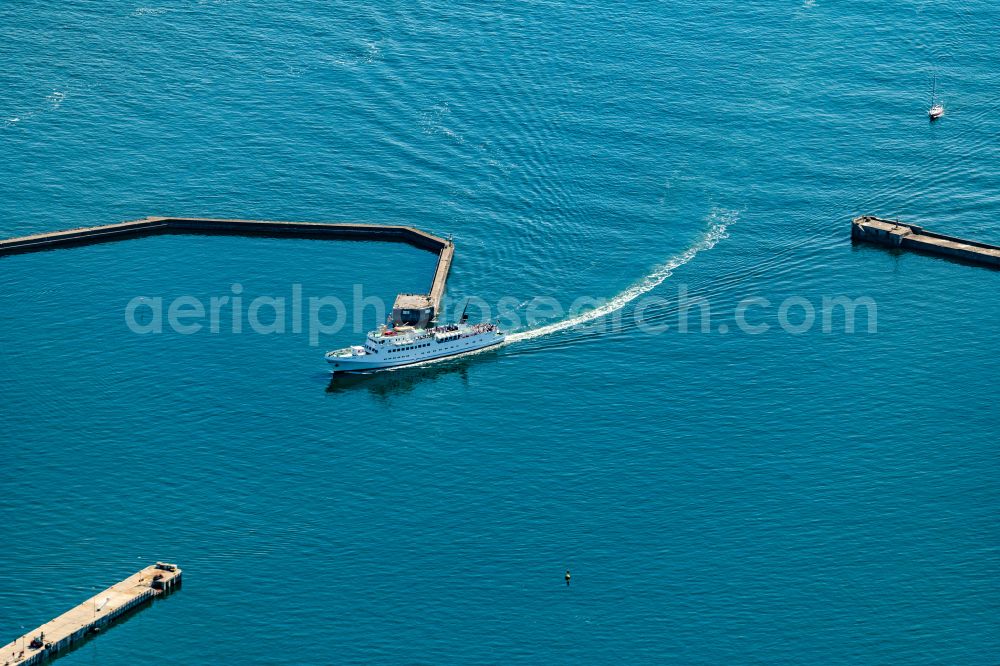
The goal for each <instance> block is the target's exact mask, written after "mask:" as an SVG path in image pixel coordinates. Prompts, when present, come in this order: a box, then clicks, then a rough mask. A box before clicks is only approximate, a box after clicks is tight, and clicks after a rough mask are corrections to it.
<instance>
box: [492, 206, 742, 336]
mask: <svg viewBox="0 0 1000 666" xmlns="http://www.w3.org/2000/svg"><path fill="white" fill-rule="evenodd" d="M738 216H739V211H735V210H722V209H715V210H713V211H712V213H711V215H710V216H709V220H710V221H711V226H709V228H708V229H707V230H706V231H705V234H704V235H703V236H702V237H701V238H700V239H699V240H698V241H697V242H696V243H695V244H694V245H692V246H691V247H689V248H688V249H686V250H684V251H683V252H681V253H680V254H677V255H674V256H673V257H671V258H670V259H668V260H667V261H666V262H665V263H664V264H662V265H661V266H658V267H657V268H656V270H654V271H653V272H652V273H650V274H649V275H647V276H646V277H645V278H643V280H642V281H640V282H637V283H636V284H634V285H632V286H631V287H629V288H628V289H626V290H625V291H623V292H622V293H620V294H618V295H617V296H615V297H614V298H612V299H611V300H609V301H608V302H607V303H605V304H604V305H601V306H600V307H597V308H594V309H593V310H588V311H587V312H584V313H581V314H579V315H576V316H575V317H570V318H569V319H563V320H562V321H557V322H555V323H554V324H546V325H545V326H539V327H538V328H532V329H529V330H527V331H518V332H516V333H511V334H509V335H508V336H507V341H506V343H505V344H511V343H513V342H520V341H522V340H532V339H534V338H539V337H541V336H543V335H549V334H551V333H557V332H558V331H565V330H566V329H568V328H573V327H574V326H579V325H581V324H586V323H587V322H591V321H594V320H595V319H600V318H601V317H606V316H608V315H609V314H612V313H613V312H616V311H618V310H621V309H622V308H623V307H625V306H626V305H628V304H629V303H631V302H632V301H634V300H635V299H637V298H639V297H640V296H642V295H643V294H647V293H649V292H650V291H652V290H653V289H656V288H657V287H658V286H660V285H661V284H663V281H664V280H666V279H667V278H668V277H670V276H671V275H672V274H673V272H674V271H675V270H677V269H678V268H680V267H681V266H683V265H684V264H686V263H688V262H689V261H691V260H692V259H694V258H695V256H696V255H697V254H698V253H699V252H704V251H705V250H711V249H712V248H713V247H715V245H716V243H718V242H719V241H720V240H722V239H723V238H726V237H727V236H726V230H727V229H728V228H729V226H730V225H732V224H734V223H735V222H736V220H737V218H738Z"/></svg>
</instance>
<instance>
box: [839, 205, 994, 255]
mask: <svg viewBox="0 0 1000 666" xmlns="http://www.w3.org/2000/svg"><path fill="white" fill-rule="evenodd" d="M851 238H852V239H853V240H855V241H859V242H866V243H874V244H877V245H885V246H888V247H896V248H900V249H905V250H914V251H917V252H923V253H927V254H935V255H940V256H945V257H949V258H953V259H958V260H960V261H963V262H970V263H976V264H981V265H986V266H991V267H994V268H1000V246H997V245H990V244H989V243H981V242H979V241H974V240H967V239H964V238H959V237H957V236H949V235H946V234H939V233H936V232H933V231H928V230H926V229H924V228H923V227H921V226H918V225H915V224H903V223H900V222H898V221H895V220H885V219H882V218H878V217H874V216H871V215H862V216H861V217H856V218H854V220H852V221H851Z"/></svg>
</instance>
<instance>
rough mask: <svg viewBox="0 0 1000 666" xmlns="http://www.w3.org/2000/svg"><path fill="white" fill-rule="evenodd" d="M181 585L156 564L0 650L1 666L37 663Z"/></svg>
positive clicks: (174, 570)
mask: <svg viewBox="0 0 1000 666" xmlns="http://www.w3.org/2000/svg"><path fill="white" fill-rule="evenodd" d="M180 584H181V570H180V569H179V568H178V567H177V566H176V565H174V564H167V563H165V562H157V563H156V564H154V565H152V566H148V567H146V568H145V569H143V570H142V571H139V572H136V573H134V574H132V575H131V576H129V577H128V578H126V579H125V580H123V581H121V582H120V583H115V584H114V585H112V586H111V587H109V588H108V589H106V590H104V591H103V592H101V593H99V594H97V595H95V596H93V597H91V598H90V599H87V600H86V601H84V602H83V603H82V604H80V605H79V606H77V607H76V608H73V609H72V610H69V611H67V612H65V613H63V614H62V615H60V616H59V617H57V618H56V619H54V620H52V621H50V622H46V623H45V624H43V625H42V626H40V627H38V628H37V629H35V630H33V631H30V632H28V633H26V634H25V635H23V636H21V637H20V638H18V639H16V640H15V641H13V642H12V643H8V644H7V645H5V646H3V647H2V648H0V664H2V665H3V666H14V664H17V665H18V666H29V665H31V664H41V663H43V662H45V661H47V660H50V659H53V658H55V657H56V656H58V655H59V654H62V653H64V652H65V651H67V650H69V649H70V648H72V647H74V646H76V645H78V644H79V643H80V642H81V641H84V640H86V639H87V637H88V636H91V635H93V634H96V633H98V632H100V631H101V630H102V629H103V628H105V627H107V626H109V625H110V624H112V623H114V622H115V620H117V619H118V618H120V617H121V616H123V615H125V614H126V613H128V612H129V611H131V610H133V609H135V608H138V607H139V606H141V605H143V604H144V603H147V602H149V601H151V600H152V599H153V598H155V597H158V596H160V595H163V594H167V593H169V592H171V591H173V590H175V589H177V588H178V587H180Z"/></svg>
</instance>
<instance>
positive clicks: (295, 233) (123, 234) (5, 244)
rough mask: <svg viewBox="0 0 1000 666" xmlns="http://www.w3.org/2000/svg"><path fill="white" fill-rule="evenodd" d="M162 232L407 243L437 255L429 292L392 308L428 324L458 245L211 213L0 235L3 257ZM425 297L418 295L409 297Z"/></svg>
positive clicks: (403, 233) (395, 232)
mask: <svg viewBox="0 0 1000 666" xmlns="http://www.w3.org/2000/svg"><path fill="white" fill-rule="evenodd" d="M159 234H214V235H227V236H268V237H271V238H317V239H328V240H374V241H390V242H397V243H407V244H409V245H413V246H414V247H417V248H420V249H422V250H428V251H430V252H433V253H435V254H437V255H438V262H437V267H436V269H435V270H434V278H433V279H432V280H431V288H430V291H429V292H427V293H426V294H400V296H399V297H397V299H396V305H395V306H394V307H393V316H394V318H395V319H396V323H397V324H404V323H409V324H413V325H419V326H427V325H429V324H430V323H431V322H432V321H433V320H435V319H436V318H437V315H438V313H439V312H440V311H441V301H442V300H443V299H444V292H445V286H446V284H447V281H448V273H449V271H450V270H451V262H452V259H453V258H454V256H455V245H454V243H452V242H451V240H450V239H445V238H441V237H439V236H435V235H433V234H429V233H427V232H425V231H421V230H419V229H415V228H414V227H408V226H401V225H392V224H351V223H327V222H281V221H277V220H230V219H217V218H207V217H147V218H144V219H142V220H132V221H129V222H119V223H118V224H107V225H103V226H99V227H84V228H81V229H70V230H67V231H52V232H48V233H42V234H33V235H31V236H21V237H19V238H8V239H6V240H0V256H3V255H7V254H18V253H24V252H38V251H41V250H54V249H58V248H65V247H72V246H79V245H90V244H94V243H105V242H110V241H119V240H124V239H126V238H134V237H136V236H153V235H159ZM413 296H416V297H419V298H420V299H423V300H416V301H415V300H413V299H412V298H409V297H413Z"/></svg>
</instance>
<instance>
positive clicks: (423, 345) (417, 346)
mask: <svg viewBox="0 0 1000 666" xmlns="http://www.w3.org/2000/svg"><path fill="white" fill-rule="evenodd" d="M430 346H431V343H429V342H426V343H424V344H422V345H413V346H412V347H404V348H402V349H390V350H389V353H390V354H392V353H394V352H401V351H409V350H411V349H420V348H421V347H430Z"/></svg>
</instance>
